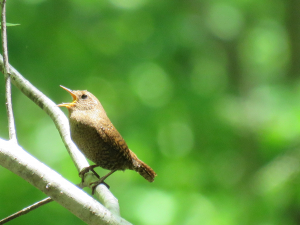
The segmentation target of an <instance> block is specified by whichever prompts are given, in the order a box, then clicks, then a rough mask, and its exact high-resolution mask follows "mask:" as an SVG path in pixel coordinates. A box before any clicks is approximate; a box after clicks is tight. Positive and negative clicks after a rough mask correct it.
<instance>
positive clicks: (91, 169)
mask: <svg viewBox="0 0 300 225" xmlns="http://www.w3.org/2000/svg"><path fill="white" fill-rule="evenodd" d="M95 167H98V165H92V166H88V167H85V168H84V169H83V170H81V171H80V173H79V176H80V177H81V179H82V180H81V182H82V183H83V182H84V175H85V174H86V173H88V172H89V171H92V172H93V174H94V175H95V176H96V177H97V178H98V179H100V176H99V175H98V173H96V171H95V170H94V168H95Z"/></svg>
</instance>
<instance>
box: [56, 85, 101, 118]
mask: <svg viewBox="0 0 300 225" xmlns="http://www.w3.org/2000/svg"><path fill="white" fill-rule="evenodd" d="M60 87H61V88H63V89H65V90H66V91H67V92H69V93H70V95H71V96H72V98H73V101H72V102H71V103H62V104H59V105H57V106H59V107H66V108H67V109H68V110H69V111H70V112H72V111H74V110H91V109H96V108H97V107H101V108H102V105H101V103H100V102H99V100H98V99H97V98H96V97H95V96H94V95H93V94H92V93H90V92H88V91H72V90H71V89H69V88H66V87H64V86H62V85H60Z"/></svg>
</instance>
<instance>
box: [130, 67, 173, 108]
mask: <svg viewBox="0 0 300 225" xmlns="http://www.w3.org/2000/svg"><path fill="white" fill-rule="evenodd" d="M131 83H132V88H133V89H134V90H135V92H136V94H137V95H138V96H139V97H140V99H141V100H142V101H143V103H145V104H146V105H148V106H152V107H161V106H163V105H165V104H166V103H168V102H169V100H170V98H171V95H172V89H173V88H172V84H171V80H170V78H169V77H168V75H167V74H166V73H165V71H164V70H163V69H162V68H161V67H159V66H158V65H156V64H154V63H146V64H141V65H139V66H137V67H136V68H134V69H133V71H132V72H131Z"/></svg>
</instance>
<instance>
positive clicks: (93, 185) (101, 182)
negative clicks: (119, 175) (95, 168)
mask: <svg viewBox="0 0 300 225" xmlns="http://www.w3.org/2000/svg"><path fill="white" fill-rule="evenodd" d="M105 178H106V177H102V178H100V180H98V181H95V182H92V183H90V185H92V187H91V188H92V195H94V194H95V189H96V187H97V186H98V185H99V184H104V185H105V186H106V187H107V188H108V189H109V188H110V187H109V185H108V184H107V183H105V182H104V180H105Z"/></svg>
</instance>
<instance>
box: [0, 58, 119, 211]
mask: <svg viewBox="0 0 300 225" xmlns="http://www.w3.org/2000/svg"><path fill="white" fill-rule="evenodd" d="M3 64H4V63H3V58H2V56H1V55H0V69H3V67H4V65H3ZM10 73H11V75H10V76H11V79H12V83H13V84H14V85H15V86H16V87H17V88H18V89H20V90H21V91H22V92H23V93H24V94H25V95H26V96H27V97H28V98H30V99H31V100H32V101H33V102H35V103H36V104H37V105H38V106H39V107H40V108H42V109H43V110H44V111H45V112H46V113H47V114H48V115H49V116H50V117H51V119H52V120H53V122H54V124H55V125H56V128H57V129H58V131H59V133H60V136H61V138H62V140H63V142H64V144H65V146H66V148H67V150H68V152H69V154H70V156H71V158H72V160H73V162H74V164H75V166H76V168H77V170H78V172H80V171H81V170H82V169H83V168H85V167H88V166H89V164H88V162H87V160H86V158H85V157H84V155H83V154H82V153H81V152H80V151H79V150H78V148H77V147H76V145H75V144H74V143H73V141H72V139H71V136H70V128H69V120H68V119H67V117H66V116H65V114H64V113H63V112H62V111H61V110H60V109H59V107H57V106H56V104H55V103H54V102H52V101H51V100H50V99H49V98H48V97H47V96H45V95H44V94H43V93H42V92H40V91H39V90H38V89H37V88H35V87H34V86H33V85H32V84H31V83H30V82H29V81H28V80H26V79H25V78H24V77H23V76H22V75H21V74H20V73H19V72H18V71H17V70H16V69H15V68H13V67H12V66H10ZM84 180H85V183H84V184H83V187H86V186H88V185H89V183H90V182H93V181H97V180H98V179H97V178H96V177H95V176H94V174H92V173H87V174H86V177H85V179H84ZM101 186H103V185H99V186H98V187H97V188H96V196H97V197H98V198H99V199H100V201H101V202H103V203H106V205H105V206H106V207H107V208H110V209H112V210H113V212H114V213H115V214H117V215H119V214H120V213H119V212H120V210H119V203H118V200H117V199H116V198H114V196H113V195H112V193H111V192H110V191H108V190H105V188H106V187H101ZM102 191H105V193H106V195H103V194H102ZM107 194H109V195H107Z"/></svg>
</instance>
